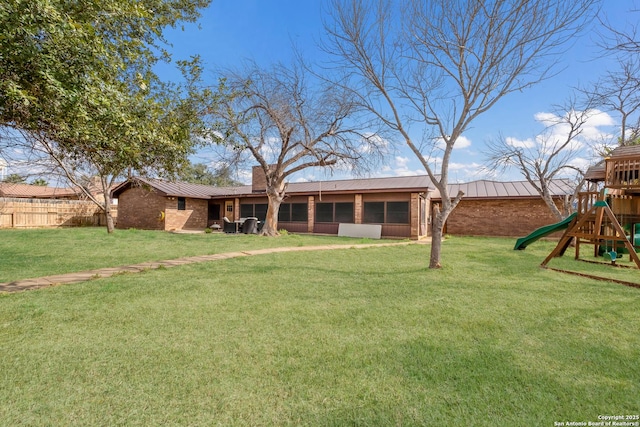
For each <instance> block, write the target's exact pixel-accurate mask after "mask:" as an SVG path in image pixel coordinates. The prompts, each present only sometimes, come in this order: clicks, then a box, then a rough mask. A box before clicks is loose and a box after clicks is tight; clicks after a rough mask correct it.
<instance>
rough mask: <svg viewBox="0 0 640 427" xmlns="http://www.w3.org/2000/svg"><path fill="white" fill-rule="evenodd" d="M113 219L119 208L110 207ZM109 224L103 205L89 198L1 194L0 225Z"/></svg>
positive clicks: (23, 226) (17, 226) (36, 226)
mask: <svg viewBox="0 0 640 427" xmlns="http://www.w3.org/2000/svg"><path fill="white" fill-rule="evenodd" d="M111 212H112V215H113V216H114V219H115V218H116V217H117V209H115V208H114V209H112V210H111ZM101 225H106V217H105V215H104V214H103V213H101V212H100V208H98V206H97V205H96V204H95V203H93V202H90V201H86V200H50V199H14V198H2V197H0V228H39V227H80V226H101Z"/></svg>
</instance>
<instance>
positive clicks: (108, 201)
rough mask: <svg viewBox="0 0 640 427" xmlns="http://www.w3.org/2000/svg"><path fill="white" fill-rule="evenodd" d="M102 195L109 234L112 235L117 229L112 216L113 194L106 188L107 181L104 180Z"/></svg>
mask: <svg viewBox="0 0 640 427" xmlns="http://www.w3.org/2000/svg"><path fill="white" fill-rule="evenodd" d="M102 194H103V195H104V204H103V209H104V215H105V217H106V219H107V233H109V234H111V233H113V230H114V229H115V227H114V224H113V216H111V192H110V190H109V188H108V187H107V186H106V181H105V180H104V179H103V191H102Z"/></svg>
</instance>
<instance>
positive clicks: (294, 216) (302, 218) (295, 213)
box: [291, 203, 309, 222]
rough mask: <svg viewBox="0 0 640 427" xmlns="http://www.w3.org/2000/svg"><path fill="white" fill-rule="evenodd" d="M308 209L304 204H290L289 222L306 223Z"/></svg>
mask: <svg viewBox="0 0 640 427" xmlns="http://www.w3.org/2000/svg"><path fill="white" fill-rule="evenodd" d="M308 220H309V207H308V206H307V204H306V203H291V222H307V221H308Z"/></svg>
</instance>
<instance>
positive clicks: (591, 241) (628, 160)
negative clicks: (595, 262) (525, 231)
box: [514, 146, 640, 269]
mask: <svg viewBox="0 0 640 427" xmlns="http://www.w3.org/2000/svg"><path fill="white" fill-rule="evenodd" d="M586 180H587V182H588V188H587V191H586V192H582V193H580V194H579V196H578V204H577V209H576V212H575V213H573V214H572V215H570V216H569V217H567V218H566V219H564V220H562V221H560V222H558V223H557V224H551V225H548V226H545V227H541V228H539V229H537V230H535V231H533V232H532V233H531V234H529V235H528V236H526V237H522V238H520V239H518V240H517V242H516V245H515V248H514V249H517V250H521V249H525V248H526V247H527V245H529V244H530V243H533V242H535V241H536V240H538V239H540V238H542V237H544V236H548V235H550V234H552V233H556V232H559V231H562V230H565V231H564V233H563V234H562V237H560V240H559V241H558V244H557V245H556V247H555V248H554V249H553V251H551V253H550V254H549V256H547V258H545V260H544V261H543V262H542V264H541V266H542V267H546V266H547V264H548V263H549V261H551V259H553V258H554V257H561V256H562V255H564V253H565V251H566V250H567V248H568V247H569V246H570V245H571V242H574V244H575V259H577V260H581V261H586V260H584V259H580V249H581V247H582V246H584V245H592V246H593V256H594V258H598V257H602V258H603V259H604V260H605V261H607V262H609V263H611V264H612V265H616V261H617V260H618V259H620V258H622V257H623V256H625V255H629V259H630V261H632V262H633V263H635V265H636V267H637V268H639V269H640V258H638V255H637V253H636V251H637V250H638V249H639V248H640V234H638V233H640V146H629V147H618V148H616V149H615V150H613V151H612V152H611V154H610V155H609V157H607V158H606V159H604V160H603V161H602V162H601V163H599V164H598V165H596V166H593V167H591V168H590V169H589V170H588V171H587V174H586Z"/></svg>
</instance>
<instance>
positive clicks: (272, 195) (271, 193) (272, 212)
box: [260, 179, 285, 236]
mask: <svg viewBox="0 0 640 427" xmlns="http://www.w3.org/2000/svg"><path fill="white" fill-rule="evenodd" d="M267 181H270V179H267ZM278 181H281V180H278ZM284 192H285V185H284V184H283V183H282V182H277V183H276V184H271V183H269V182H267V197H268V198H269V204H268V206H267V217H266V218H265V221H264V226H263V227H262V231H261V232H260V235H262V236H278V235H279V234H280V233H279V232H278V212H280V204H281V203H282V200H284Z"/></svg>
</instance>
